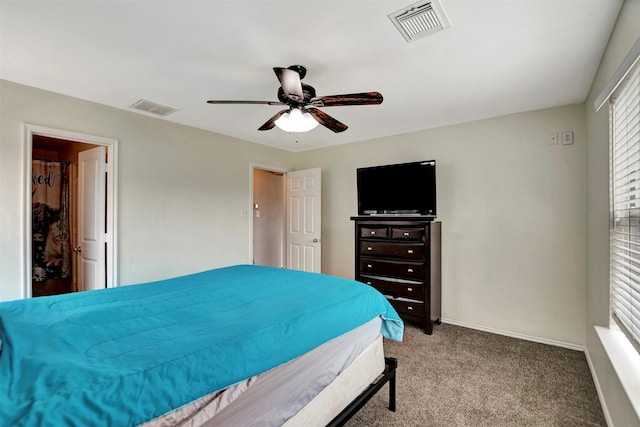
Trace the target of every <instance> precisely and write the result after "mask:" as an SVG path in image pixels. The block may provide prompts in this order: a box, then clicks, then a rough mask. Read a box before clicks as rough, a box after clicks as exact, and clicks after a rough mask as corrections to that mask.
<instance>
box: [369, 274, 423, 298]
mask: <svg viewBox="0 0 640 427" xmlns="http://www.w3.org/2000/svg"><path fill="white" fill-rule="evenodd" d="M358 280H359V281H360V282H363V283H366V284H367V285H370V286H373V287H374V288H376V289H377V290H378V291H380V293H383V294H385V295H390V296H392V297H395V298H397V297H404V298H411V299H414V300H420V301H422V300H424V285H422V284H418V283H415V284H414V283H402V282H394V281H390V280H384V279H379V278H375V277H368V276H360V277H358Z"/></svg>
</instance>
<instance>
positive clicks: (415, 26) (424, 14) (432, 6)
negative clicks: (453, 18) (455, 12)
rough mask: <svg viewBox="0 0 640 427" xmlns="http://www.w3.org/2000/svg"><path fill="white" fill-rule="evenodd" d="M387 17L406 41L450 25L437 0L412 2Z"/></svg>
mask: <svg viewBox="0 0 640 427" xmlns="http://www.w3.org/2000/svg"><path fill="white" fill-rule="evenodd" d="M389 19H391V22H393V24H394V25H395V26H396V28H398V31H400V33H401V34H402V36H403V37H404V38H405V40H406V41H408V42H412V41H414V40H417V39H420V38H422V37H426V36H428V35H430V34H433V33H436V32H438V31H442V30H444V29H446V28H449V27H451V22H450V21H449V18H448V17H447V14H446V13H445V11H444V9H443V8H442V5H440V2H439V1H438V0H431V1H427V2H425V1H421V2H418V3H414V4H412V5H411V6H408V7H405V8H404V9H400V10H398V11H396V12H394V13H392V14H390V15H389Z"/></svg>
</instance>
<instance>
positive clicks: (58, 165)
mask: <svg viewBox="0 0 640 427" xmlns="http://www.w3.org/2000/svg"><path fill="white" fill-rule="evenodd" d="M25 135H26V137H25V138H26V140H25V159H26V160H27V163H28V165H25V166H26V168H25V170H26V171H28V175H29V176H28V181H29V185H28V186H27V188H28V194H26V200H25V211H26V212H25V213H26V217H27V218H26V221H25V225H26V227H25V240H26V242H27V244H26V248H27V250H26V254H25V264H24V265H25V266H26V270H27V272H26V274H25V289H24V292H23V294H24V296H25V297H27V298H28V297H32V296H33V297H35V296H45V295H56V294H62V293H69V292H76V291H83V290H92V289H101V288H105V287H112V286H114V283H115V281H114V274H115V259H116V258H115V242H114V240H115V239H114V238H115V233H114V230H115V217H114V215H115V206H114V202H115V182H116V181H115V173H114V170H115V168H114V164H115V155H116V141H115V140H110V139H105V138H101V137H94V136H89V135H82V134H76V133H71V132H66V131H60V130H56V129H48V128H44V127H39V126H33V125H26V132H25Z"/></svg>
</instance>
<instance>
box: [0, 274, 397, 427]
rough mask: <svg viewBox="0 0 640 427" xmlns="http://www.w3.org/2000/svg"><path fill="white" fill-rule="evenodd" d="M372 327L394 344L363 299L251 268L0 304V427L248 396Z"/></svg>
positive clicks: (117, 416) (378, 305) (128, 420)
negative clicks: (322, 349)
mask: <svg viewBox="0 0 640 427" xmlns="http://www.w3.org/2000/svg"><path fill="white" fill-rule="evenodd" d="M372 318H378V319H381V323H380V324H379V328H378V332H380V333H381V334H382V335H383V336H385V337H387V338H391V339H397V340H401V339H402V328H403V324H402V321H401V320H400V318H399V317H398V315H397V313H395V311H394V310H393V308H392V307H391V306H390V305H389V303H388V301H387V300H386V298H384V297H383V296H382V295H381V294H379V293H378V292H376V291H375V290H373V289H372V288H370V287H368V286H366V285H364V284H362V283H358V282H354V281H350V280H347V279H340V278H336V277H330V276H325V275H319V274H313V273H304V272H295V271H286V270H282V269H274V268H267V267H258V266H234V267H227V268H223V269H218V270H210V271H207V272H202V273H198V274H194V275H188V276H182V277H178V278H173V279H168V280H164V281H158V282H154V283H148V284H140V285H133V286H125V287H119V288H113V289H105V290H99V291H90V292H82V293H75V294H68V295H61V296H55V297H44V298H33V299H30V300H21V301H11V302H5V303H0V342H2V347H0V349H1V350H0V424H6V425H22V426H38V427H42V426H45V425H51V426H58V425H86V424H92V423H95V422H96V421H99V422H100V423H101V424H102V425H140V424H143V423H145V422H147V421H148V420H151V419H158V417H161V416H163V415H164V414H168V413H171V412H172V411H175V410H176V408H183V407H185V406H186V405H189V404H191V403H193V402H194V401H198V400H199V399H200V398H201V396H208V395H210V394H211V393H212V391H215V390H226V389H229V390H230V391H229V393H235V394H236V395H237V396H240V395H243V394H246V391H247V390H250V389H252V388H253V389H257V388H256V387H254V386H255V385H254V384H252V381H254V380H257V379H258V378H259V376H260V375H263V374H264V373H265V372H268V371H269V370H271V369H272V368H274V367H279V366H283V365H284V364H286V363H289V362H291V361H292V360H295V359H296V358H299V357H300V356H302V355H305V354H307V353H308V352H310V351H312V350H313V349H315V348H317V347H319V346H322V345H323V343H325V342H327V341H331V340H334V339H336V338H337V337H340V336H342V335H344V334H345V333H347V332H348V331H351V330H353V329H355V328H357V327H359V326H360V325H362V324H364V323H366V322H368V321H369V320H371V319H372ZM240 355H241V357H238V356H240ZM346 365H348V363H347V362H346V361H345V362H344V366H346ZM247 378H250V379H254V380H251V381H248V382H246V383H244V384H243V381H244V380H245V379H247ZM322 381H324V382H325V384H326V383H329V382H330V381H331V379H330V378H329V379H327V378H323V379H322ZM305 382H306V381H305ZM321 388H322V387H320V388H319V389H321ZM289 394H290V393H289ZM235 400H236V399H235V398H233V399H230V401H235ZM201 403H202V402H201ZM303 404H304V403H297V404H296V405H297V406H300V407H301V406H302V405H303ZM205 406H206V404H205ZM228 406H229V407H231V405H228ZM285 406H286V407H294V406H295V405H293V404H288V403H287V404H286V405H285ZM225 408H226V406H225ZM223 409H224V408H220V411H219V412H220V413H222V411H223ZM224 410H226V409H224ZM229 411H231V409H229ZM296 412H297V410H296Z"/></svg>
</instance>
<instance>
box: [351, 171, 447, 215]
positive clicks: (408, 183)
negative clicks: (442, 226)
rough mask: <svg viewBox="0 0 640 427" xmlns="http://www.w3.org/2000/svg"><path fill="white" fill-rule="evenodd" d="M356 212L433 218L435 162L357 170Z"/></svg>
mask: <svg viewBox="0 0 640 427" xmlns="http://www.w3.org/2000/svg"><path fill="white" fill-rule="evenodd" d="M357 190H358V215H421V216H429V217H433V218H435V217H436V213H437V211H436V162H435V160H426V161H422V162H412V163H400V164H395V165H384V166H373V167H366V168H359V169H358V170H357Z"/></svg>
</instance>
